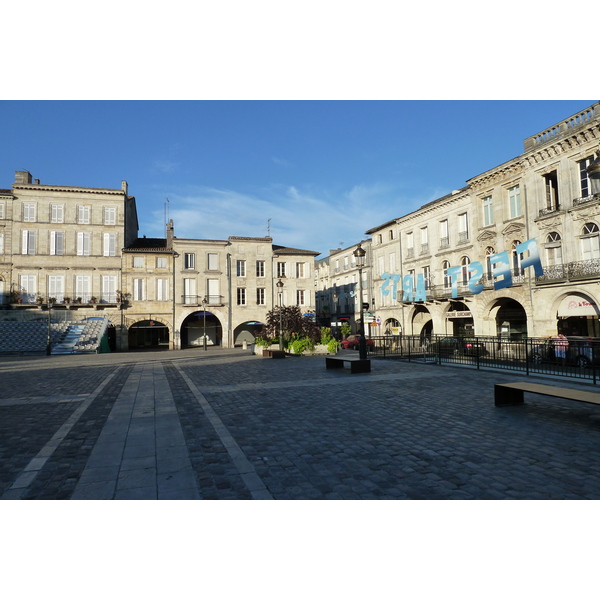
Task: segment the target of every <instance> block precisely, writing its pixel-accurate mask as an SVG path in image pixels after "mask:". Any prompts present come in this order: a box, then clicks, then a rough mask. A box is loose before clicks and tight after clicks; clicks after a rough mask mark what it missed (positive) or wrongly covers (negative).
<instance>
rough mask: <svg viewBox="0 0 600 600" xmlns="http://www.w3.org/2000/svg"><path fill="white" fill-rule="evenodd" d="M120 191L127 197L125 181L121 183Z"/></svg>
mask: <svg viewBox="0 0 600 600" xmlns="http://www.w3.org/2000/svg"><path fill="white" fill-rule="evenodd" d="M121 189H122V190H123V191H124V192H125V195H126V196H127V182H126V181H121Z"/></svg>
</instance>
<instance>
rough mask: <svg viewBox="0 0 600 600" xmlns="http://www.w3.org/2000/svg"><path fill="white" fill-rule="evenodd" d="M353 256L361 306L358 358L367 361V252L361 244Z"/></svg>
mask: <svg viewBox="0 0 600 600" xmlns="http://www.w3.org/2000/svg"><path fill="white" fill-rule="evenodd" d="M352 254H353V255H354V258H355V259H356V266H357V267H358V290H359V292H358V303H359V305H360V331H359V333H360V338H359V340H358V356H359V358H361V359H365V358H367V340H366V339H365V319H364V316H363V286H362V270H363V268H364V266H365V257H366V255H367V252H366V250H364V249H363V248H362V247H361V245H360V244H359V245H358V247H357V248H356V250H355V251H354V252H353V253H352Z"/></svg>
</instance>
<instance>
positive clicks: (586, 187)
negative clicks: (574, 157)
mask: <svg viewBox="0 0 600 600" xmlns="http://www.w3.org/2000/svg"><path fill="white" fill-rule="evenodd" d="M593 160H594V157H593V156H589V157H588V158H585V159H584V160H581V161H579V181H580V184H581V197H582V198H587V197H588V196H590V195H591V193H592V190H591V186H590V178H589V175H588V172H587V168H588V167H589V166H590V163H591V162H592V161H593Z"/></svg>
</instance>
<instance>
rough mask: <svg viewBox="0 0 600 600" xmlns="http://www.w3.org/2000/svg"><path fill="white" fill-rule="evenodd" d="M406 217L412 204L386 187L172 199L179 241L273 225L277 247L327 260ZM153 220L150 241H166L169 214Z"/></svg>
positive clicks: (207, 193)
mask: <svg viewBox="0 0 600 600" xmlns="http://www.w3.org/2000/svg"><path fill="white" fill-rule="evenodd" d="M420 205H421V203H419V204H418V205H416V206H415V208H416V207H417V206H420ZM406 212H407V211H406V203H404V206H402V205H401V201H396V200H395V193H394V191H393V190H392V189H391V188H389V187H387V186H385V185H381V184H373V185H356V186H354V187H353V188H352V189H350V190H348V191H347V192H345V193H341V194H332V193H330V192H328V191H326V190H302V189H301V188H299V187H296V186H292V185H290V186H287V187H284V186H276V187H275V186H274V187H272V188H268V189H264V190H261V191H260V192H257V193H256V194H246V193H242V192H238V191H235V190H224V189H213V188H206V187H194V188H186V189H185V190H180V191H179V192H177V191H175V192H170V193H169V216H170V218H171V219H173V221H174V225H175V235H176V236H177V237H179V238H198V239H227V238H228V237H229V236H245V237H264V236H266V235H267V232H268V220H269V219H270V220H271V221H270V233H271V237H272V238H273V243H275V244H278V245H282V246H291V247H294V248H302V249H304V250H314V251H315V252H320V253H321V256H322V257H323V256H327V255H328V253H329V249H331V248H336V247H338V245H339V243H340V242H343V246H344V247H347V246H350V245H352V244H355V243H358V242H359V241H360V240H362V239H365V238H367V237H368V236H366V235H365V233H364V232H365V231H366V230H367V229H370V228H372V227H376V226H377V225H380V224H383V223H385V222H386V221H389V220H390V219H393V218H395V217H399V216H401V215H402V214H405V213H406ZM148 216H149V217H150V218H151V219H152V221H151V222H148V223H144V215H140V222H141V228H142V229H144V227H146V228H147V229H148V230H150V231H151V233H150V235H156V236H162V235H164V233H163V232H161V231H156V223H162V221H163V218H164V209H163V210H162V211H154V212H153V213H152V214H151V215H148Z"/></svg>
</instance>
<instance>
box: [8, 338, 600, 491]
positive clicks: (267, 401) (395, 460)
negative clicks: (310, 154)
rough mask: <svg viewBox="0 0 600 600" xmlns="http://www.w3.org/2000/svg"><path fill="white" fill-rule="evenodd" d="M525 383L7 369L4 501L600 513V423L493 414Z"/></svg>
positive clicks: (288, 361) (78, 366)
mask: <svg viewBox="0 0 600 600" xmlns="http://www.w3.org/2000/svg"><path fill="white" fill-rule="evenodd" d="M345 352H348V353H350V354H353V352H352V351H345ZM524 379H526V377H525V375H523V374H521V373H510V372H506V371H503V372H493V371H478V370H476V369H474V368H469V367H458V366H445V365H444V366H438V365H434V364H423V363H416V362H405V361H385V360H372V371H371V372H370V373H364V374H350V371H349V370H348V369H347V368H345V369H343V370H338V369H335V370H326V369H325V359H324V358H323V357H293V356H292V357H286V358H285V359H283V360H281V359H279V360H274V359H268V358H262V357H258V356H254V355H252V354H250V351H249V350H242V349H236V350H225V349H216V348H211V349H209V350H208V351H203V350H202V349H200V350H196V349H194V350H183V351H174V352H148V353H141V352H140V353H124V354H100V355H85V356H75V355H73V356H51V357H46V356H43V357H3V358H2V359H0V390H2V393H1V396H0V498H2V499H5V500H9V499H31V500H42V499H65V500H66V499H73V500H75V499H77V500H84V499H94V500H104V499H106V500H109V499H115V500H119V499H123V500H125V499H159V500H161V499H165V500H167V499H190V500H191V499H198V500H202V499H206V500H208V499H211V500H212V499H215V500H225V499H239V500H242V499H243V500H251V499H255V500H271V499H275V500H283V499H305V500H308V499H315V500H325V499H338V500H340V499H371V500H372V499H398V500H411V499H412V500H424V499H438V500H439V499H456V500H469V499H598V498H600V477H599V476H598V469H599V465H600V409H599V408H598V407H597V406H593V405H586V404H581V403H576V402H571V401H566V400H561V399H553V398H546V397H542V396H530V395H528V396H526V404H525V405H523V406H514V407H506V408H496V407H495V406H494V399H493V389H494V383H498V382H509V381H522V380H524ZM530 379H531V380H534V381H539V382H541V383H554V384H556V383H557V380H551V379H545V378H542V377H536V378H533V377H532V378H530ZM558 384H559V385H563V386H565V387H572V388H576V389H587V390H592V391H594V390H595V388H594V387H593V386H592V385H589V384H583V383H578V382H575V381H572V380H561V381H558ZM599 391H600V390H599Z"/></svg>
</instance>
